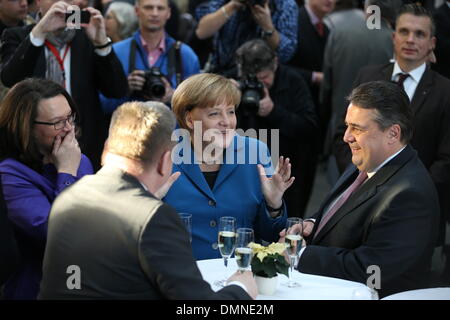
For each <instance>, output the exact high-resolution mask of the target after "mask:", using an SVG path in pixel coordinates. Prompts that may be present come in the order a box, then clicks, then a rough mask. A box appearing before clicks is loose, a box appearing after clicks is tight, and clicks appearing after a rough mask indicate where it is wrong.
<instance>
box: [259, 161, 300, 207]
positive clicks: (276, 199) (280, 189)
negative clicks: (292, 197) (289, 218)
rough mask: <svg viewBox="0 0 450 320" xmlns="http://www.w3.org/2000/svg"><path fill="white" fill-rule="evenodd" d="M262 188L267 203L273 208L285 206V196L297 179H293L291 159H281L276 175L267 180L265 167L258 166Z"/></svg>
mask: <svg viewBox="0 0 450 320" xmlns="http://www.w3.org/2000/svg"><path fill="white" fill-rule="evenodd" d="M258 170H259V178H260V180H261V188H262V192H263V194H264V198H265V199H266V203H267V204H268V205H269V206H270V207H272V208H279V207H281V205H282V204H283V200H282V198H283V194H284V192H285V191H286V190H287V188H289V187H290V186H291V185H292V183H294V180H295V177H291V164H290V163H289V158H286V160H284V158H283V157H280V159H279V161H278V164H277V167H276V169H275V173H274V175H273V176H272V177H271V178H267V176H266V173H265V171H264V167H263V166H262V165H260V164H258Z"/></svg>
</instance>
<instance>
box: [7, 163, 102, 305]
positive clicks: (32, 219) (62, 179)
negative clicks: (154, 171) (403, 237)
mask: <svg viewBox="0 0 450 320" xmlns="http://www.w3.org/2000/svg"><path fill="white" fill-rule="evenodd" d="M93 172H94V170H93V168H92V164H91V162H90V160H89V159H88V158H87V157H86V156H85V155H83V154H82V155H81V161H80V167H79V168H78V172H77V176H76V177H74V176H72V175H71V174H68V173H57V172H56V168H55V166H53V165H52V164H48V165H45V166H44V168H43V171H42V174H41V173H38V172H36V171H34V170H32V169H30V168H29V167H28V166H26V165H24V164H23V163H21V162H19V161H17V160H14V159H11V158H8V159H5V160H3V161H1V162H0V178H1V183H2V187H3V195H4V198H5V203H6V207H7V209H8V218H9V219H10V221H11V222H12V223H13V225H14V229H15V234H16V238H17V242H18V245H19V249H20V253H21V258H22V261H21V265H20V266H19V268H18V270H17V271H16V272H15V273H14V274H13V275H12V276H11V277H10V278H9V279H8V281H7V282H6V284H5V287H4V297H5V298H6V299H36V297H37V294H38V293H39V282H40V280H41V277H42V260H43V256H44V249H45V242H46V238H47V221H48V215H49V213H50V208H51V206H52V203H53V201H54V200H55V198H56V197H57V196H58V195H59V194H60V193H61V192H62V191H63V190H64V189H65V188H67V187H68V186H70V185H71V184H73V183H75V182H76V181H77V180H78V179H80V178H81V177H83V176H84V175H86V174H92V173H93Z"/></svg>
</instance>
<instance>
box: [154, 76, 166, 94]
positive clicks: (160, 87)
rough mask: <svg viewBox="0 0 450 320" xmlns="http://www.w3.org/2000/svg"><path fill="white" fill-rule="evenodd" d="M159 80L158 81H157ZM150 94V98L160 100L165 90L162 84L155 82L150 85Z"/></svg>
mask: <svg viewBox="0 0 450 320" xmlns="http://www.w3.org/2000/svg"><path fill="white" fill-rule="evenodd" d="M158 80H159V79H158ZM150 92H151V93H152V96H154V97H156V98H161V97H163V96H164V94H165V93H166V88H164V84H163V83H162V82H161V83H157V82H156V81H155V82H154V83H152V84H151V85H150Z"/></svg>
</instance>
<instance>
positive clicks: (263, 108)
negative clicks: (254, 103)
mask: <svg viewBox="0 0 450 320" xmlns="http://www.w3.org/2000/svg"><path fill="white" fill-rule="evenodd" d="M273 107H274V104H273V101H272V99H271V98H270V95H269V90H267V88H266V87H264V98H262V99H261V100H260V101H259V109H258V116H260V117H267V116H268V115H269V114H270V113H271V112H272V110H273Z"/></svg>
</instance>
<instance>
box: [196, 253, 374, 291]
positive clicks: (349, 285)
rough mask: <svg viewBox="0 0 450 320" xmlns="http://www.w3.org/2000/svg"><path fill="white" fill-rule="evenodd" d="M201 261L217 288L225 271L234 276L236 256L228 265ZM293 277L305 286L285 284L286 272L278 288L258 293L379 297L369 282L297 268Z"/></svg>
mask: <svg viewBox="0 0 450 320" xmlns="http://www.w3.org/2000/svg"><path fill="white" fill-rule="evenodd" d="M197 265H198V267H199V269H200V272H201V273H202V275H203V278H204V279H205V280H206V281H207V282H208V283H209V284H210V285H211V288H212V289H213V290H214V291H217V290H219V289H220V287H218V286H216V285H215V284H214V282H215V281H216V280H218V279H221V278H223V276H224V275H225V274H227V275H229V276H231V275H232V274H233V273H234V272H235V271H236V270H237V265H236V261H235V259H229V261H228V268H227V269H225V266H224V263H223V260H222V259H210V260H199V261H197ZM292 276H293V278H294V279H295V281H296V282H299V283H300V284H301V287H297V288H288V287H287V286H284V285H282V284H283V283H286V282H287V281H288V278H287V277H286V276H285V275H282V274H280V275H278V285H277V290H276V291H275V293H274V295H272V296H264V295H258V297H257V299H258V300H354V299H356V300H375V299H378V296H377V294H376V292H375V291H374V290H371V289H370V288H369V287H367V286H366V285H364V284H362V283H359V282H353V281H348V280H342V279H337V278H330V277H323V276H316V275H311V274H305V273H300V272H298V271H296V270H295V271H294V272H293V275H292Z"/></svg>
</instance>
